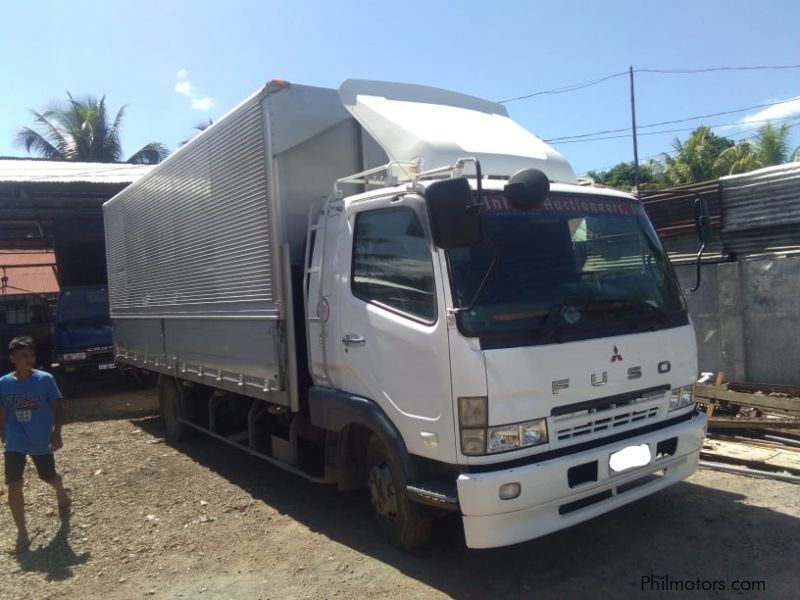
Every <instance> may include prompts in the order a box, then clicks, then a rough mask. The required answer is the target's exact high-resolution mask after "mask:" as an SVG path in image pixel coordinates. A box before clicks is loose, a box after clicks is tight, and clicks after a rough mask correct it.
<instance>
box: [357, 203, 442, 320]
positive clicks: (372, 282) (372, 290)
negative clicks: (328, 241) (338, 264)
mask: <svg viewBox="0 0 800 600" xmlns="http://www.w3.org/2000/svg"><path fill="white" fill-rule="evenodd" d="M354 238H355V241H354V247H353V269H352V278H351V286H352V291H353V295H354V296H356V297H358V298H361V299H362V300H365V301H367V302H372V303H374V304H377V305H380V306H383V307H386V308H389V309H393V310H395V311H398V312H401V313H403V314H405V315H407V316H410V317H414V318H417V319H420V320H422V321H425V322H428V323H432V322H434V321H435V320H436V294H435V287H434V275H433V260H432V257H431V251H430V248H429V246H428V242H427V240H426V238H425V232H424V230H423V228H422V224H421V223H420V221H419V217H417V214H416V213H415V212H414V211H413V210H411V209H410V208H407V207H397V208H384V209H379V210H373V211H366V212H363V213H359V214H358V215H357V216H356V224H355V236H354Z"/></svg>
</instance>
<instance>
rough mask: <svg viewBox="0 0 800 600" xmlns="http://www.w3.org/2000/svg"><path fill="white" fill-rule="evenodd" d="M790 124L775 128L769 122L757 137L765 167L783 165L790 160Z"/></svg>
mask: <svg viewBox="0 0 800 600" xmlns="http://www.w3.org/2000/svg"><path fill="white" fill-rule="evenodd" d="M790 128H791V125H789V123H782V124H781V125H780V127H773V126H772V123H770V122H769V121H767V122H766V123H765V124H764V125H763V126H762V127H761V128H760V129H759V130H758V135H757V136H756V143H757V144H758V155H759V158H760V159H761V164H762V165H763V166H765V167H768V166H771V165H781V164H783V163H785V162H786V161H787V160H788V159H789V129H790Z"/></svg>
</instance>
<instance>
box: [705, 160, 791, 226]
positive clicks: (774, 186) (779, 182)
mask: <svg viewBox="0 0 800 600" xmlns="http://www.w3.org/2000/svg"><path fill="white" fill-rule="evenodd" d="M720 185H721V187H722V193H723V195H724V197H725V215H724V218H723V221H722V231H723V233H727V232H733V231H742V230H746V229H756V228H761V227H769V226H774V225H788V224H792V223H794V224H800V163H787V164H785V165H778V166H777V167H767V168H765V169H759V170H757V171H751V172H750V173H743V174H741V175H731V176H728V177H721V178H720Z"/></svg>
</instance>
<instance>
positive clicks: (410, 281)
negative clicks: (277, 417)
mask: <svg viewBox="0 0 800 600" xmlns="http://www.w3.org/2000/svg"><path fill="white" fill-rule="evenodd" d="M346 213H347V224H348V231H349V233H350V235H351V236H352V244H351V245H350V248H349V251H350V273H349V277H347V278H346V280H345V281H343V283H344V285H343V289H342V300H343V302H342V303H341V306H342V320H341V329H340V331H341V340H340V343H341V346H340V350H341V354H340V355H339V356H340V357H341V364H342V365H343V383H344V386H345V388H346V390H347V391H348V392H350V393H353V394H356V395H358V396H363V397H365V398H368V399H370V400H373V401H374V402H376V403H377V404H378V405H379V406H380V407H381V408H382V409H383V411H384V412H385V413H386V414H387V415H388V417H389V418H390V419H391V421H392V422H393V423H394V424H395V426H396V427H397V428H398V430H399V431H400V433H401V434H402V436H403V439H404V440H405V443H406V446H407V448H408V450H409V451H410V452H412V453H413V454H418V455H422V456H429V457H433V458H437V459H439V460H447V459H448V458H450V455H451V454H452V455H453V458H454V448H455V446H454V433H453V414H452V403H451V381H450V357H449V346H448V337H447V317H446V311H445V307H444V302H443V298H444V289H443V285H442V281H443V279H442V274H441V272H440V270H439V260H438V257H437V256H436V252H437V251H436V249H435V248H434V246H433V244H432V243H431V235H430V231H429V228H428V225H427V216H426V208H425V204H424V201H423V199H422V198H421V197H419V196H418V195H415V194H409V195H399V196H398V195H394V196H391V197H382V198H376V199H372V200H365V201H358V202H356V203H352V204H350V205H349V206H348V208H346ZM435 258H436V260H434V259H435ZM443 452H445V453H446V454H447V456H443Z"/></svg>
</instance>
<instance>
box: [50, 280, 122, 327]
mask: <svg viewBox="0 0 800 600" xmlns="http://www.w3.org/2000/svg"><path fill="white" fill-rule="evenodd" d="M109 319H110V316H109V309H108V289H107V288H106V286H98V287H79V288H67V289H64V290H61V294H60V295H59V297H58V320H59V321H62V322H64V321H101V322H105V321H108V320H109Z"/></svg>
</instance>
